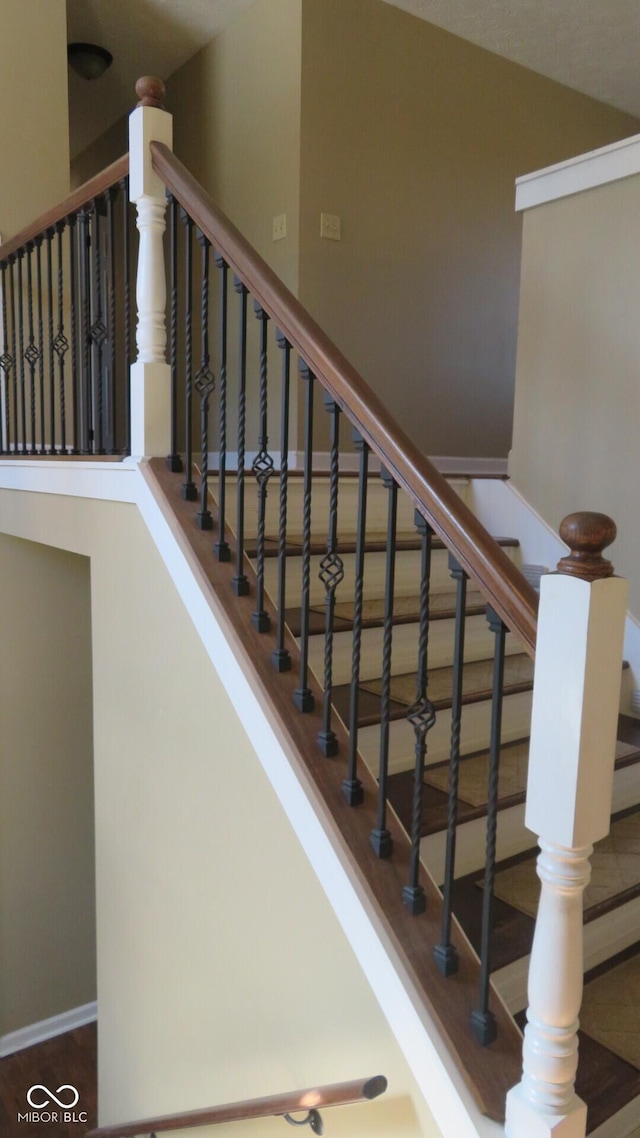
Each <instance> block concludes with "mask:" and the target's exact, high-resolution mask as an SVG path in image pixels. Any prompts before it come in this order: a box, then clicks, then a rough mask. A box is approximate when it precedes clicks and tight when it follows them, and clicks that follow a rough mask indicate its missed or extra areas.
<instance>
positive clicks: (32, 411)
mask: <svg viewBox="0 0 640 1138" xmlns="http://www.w3.org/2000/svg"><path fill="white" fill-rule="evenodd" d="M32 253H33V241H30V242H29V244H28V245H27V247H26V262H27V319H28V332H29V343H28V344H27V347H26V348H25V353H24V358H25V360H26V361H27V363H28V365H29V423H30V428H31V442H30V443H29V454H33V453H34V451H35V449H36V364H37V362H38V349H37V347H36V342H35V336H34V322H33V272H32ZM25 432H26V426H25ZM26 441H27V440H26V433H25V445H26Z"/></svg>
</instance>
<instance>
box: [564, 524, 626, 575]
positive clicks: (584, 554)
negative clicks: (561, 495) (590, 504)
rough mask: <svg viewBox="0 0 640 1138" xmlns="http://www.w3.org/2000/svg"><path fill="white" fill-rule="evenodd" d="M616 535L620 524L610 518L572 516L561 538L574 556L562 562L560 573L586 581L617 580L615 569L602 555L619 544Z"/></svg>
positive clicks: (565, 525)
mask: <svg viewBox="0 0 640 1138" xmlns="http://www.w3.org/2000/svg"><path fill="white" fill-rule="evenodd" d="M616 533H617V529H616V523H615V522H614V521H613V519H612V518H609V517H607V515H606V514H592V513H588V512H587V511H582V512H581V513H577V514H568V515H567V517H566V518H564V519H563V520H562V522H561V523H560V537H561V538H562V540H563V541H564V542H565V543H566V544H567V545H568V546H569V549H570V550H571V552H570V553H569V554H567V556H566V557H563V558H561V560H560V561H559V562H558V572H559V573H565V574H567V575H568V576H570V577H581V578H582V580H583V581H599V580H601V578H603V577H613V565H612V564H611V562H610V561H607V559H606V557H603V556H602V551H603V549H606V548H607V546H608V545H611V543H612V542H613V541H615V538H616Z"/></svg>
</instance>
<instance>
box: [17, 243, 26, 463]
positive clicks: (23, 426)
mask: <svg viewBox="0 0 640 1138" xmlns="http://www.w3.org/2000/svg"><path fill="white" fill-rule="evenodd" d="M24 254H25V250H24V249H20V250H19V251H18V340H19V343H20V357H19V362H20V431H21V437H22V441H21V443H20V450H21V451H22V452H24V451H25V450H26V447H27V415H26V406H25V376H24V362H25V354H24V306H23V297H24V284H23V280H22V258H23V257H24Z"/></svg>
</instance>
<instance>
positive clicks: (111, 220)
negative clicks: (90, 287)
mask: <svg viewBox="0 0 640 1138" xmlns="http://www.w3.org/2000/svg"><path fill="white" fill-rule="evenodd" d="M119 192H120V190H119V187H118V186H111V187H110V188H109V189H108V190H107V192H106V194H105V197H106V200H107V261H108V274H109V276H108V280H109V320H108V325H109V422H108V426H109V428H110V430H109V432H108V436H109V441H110V443H111V445H110V446H109V448H108V449H109V454H118V446H117V429H118V428H117V423H118V418H117V416H118V394H117V393H118V362H117V361H118V355H117V347H118V344H117V336H116V329H117V325H116V219H115V208H114V206H115V202H116V201H117V200H118V194H119Z"/></svg>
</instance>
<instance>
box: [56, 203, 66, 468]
mask: <svg viewBox="0 0 640 1138" xmlns="http://www.w3.org/2000/svg"><path fill="white" fill-rule="evenodd" d="M64 227H65V223H64V221H59V222H58V224H57V226H56V230H57V233H58V331H57V333H56V338H55V340H54V341H53V347H54V349H55V353H56V355H57V357H58V383H59V397H60V449H61V451H62V453H63V454H66V453H67V401H66V388H65V356H66V353H67V352H68V350H69V341H68V340H67V337H66V336H65V331H64V266H63V250H62V234H63V233H64Z"/></svg>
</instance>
